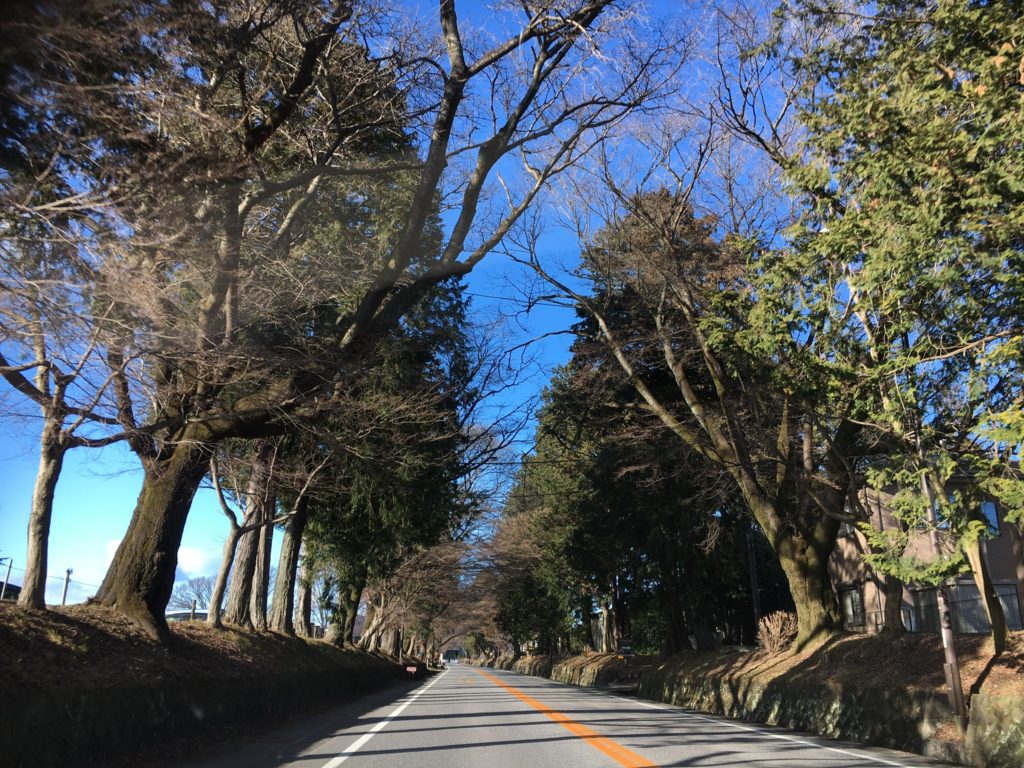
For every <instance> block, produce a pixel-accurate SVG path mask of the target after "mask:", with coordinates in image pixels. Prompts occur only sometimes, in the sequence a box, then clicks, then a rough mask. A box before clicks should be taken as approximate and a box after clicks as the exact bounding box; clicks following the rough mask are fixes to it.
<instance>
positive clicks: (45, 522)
mask: <svg viewBox="0 0 1024 768" xmlns="http://www.w3.org/2000/svg"><path fill="white" fill-rule="evenodd" d="M61 431H62V430H61V422H60V421H59V420H56V419H53V418H51V417H46V418H45V421H44V423H43V432H42V434H41V435H40V438H39V471H38V472H37V473H36V484H35V488H34V489H33V491H32V511H31V513H30V515H29V520H28V549H27V553H26V563H25V579H24V581H23V582H22V585H21V594H20V595H19V596H18V605H20V606H22V607H23V608H33V609H37V610H45V608H46V569H47V564H48V547H49V542H50V521H51V520H52V518H53V498H54V494H55V491H56V488H57V479H58V478H59V477H60V470H61V467H62V466H63V464H64V455H65V454H66V453H67V450H68V449H67V446H66V445H65V444H64V441H63V439H62V436H61Z"/></svg>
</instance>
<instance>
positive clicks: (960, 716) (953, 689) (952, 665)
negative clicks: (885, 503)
mask: <svg viewBox="0 0 1024 768" xmlns="http://www.w3.org/2000/svg"><path fill="white" fill-rule="evenodd" d="M928 475H929V473H928V472H927V471H926V472H925V474H924V475H923V476H922V478H921V488H922V489H923V490H924V497H925V499H926V500H927V502H928V523H929V527H930V528H931V534H930V537H931V542H932V551H933V552H934V553H935V557H941V556H942V547H941V545H940V542H939V531H938V524H939V520H938V515H937V514H936V512H935V494H934V493H933V492H932V486H931V483H929V482H928V480H929V478H928ZM935 603H936V607H937V608H938V611H939V632H940V633H941V635H942V650H943V652H944V653H945V658H946V662H945V663H944V664H943V665H942V670H943V672H945V674H946V692H947V695H948V696H949V706H950V707H951V708H952V710H953V715H954V716H955V717H956V721H957V724H958V725H959V726H960V732H961V733H963V732H964V731H965V730H966V729H967V708H966V707H965V706H964V689H963V685H962V684H961V682H960V660H959V659H958V658H957V655H956V635H954V634H953V613H952V609H951V608H950V605H949V599H948V595H947V594H946V582H945V581H943V582H942V583H941V584H939V585H938V586H937V587H936V588H935Z"/></svg>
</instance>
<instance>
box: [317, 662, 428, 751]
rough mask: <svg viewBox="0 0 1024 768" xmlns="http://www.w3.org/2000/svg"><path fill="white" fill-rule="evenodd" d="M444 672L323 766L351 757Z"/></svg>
mask: <svg viewBox="0 0 1024 768" xmlns="http://www.w3.org/2000/svg"><path fill="white" fill-rule="evenodd" d="M446 674H448V670H445V671H444V672H442V673H441V674H440V675H438V676H437V677H435V678H434V679H433V680H431V681H430V682H429V683H427V684H426V685H425V686H423V687H422V688H420V689H419V690H418V691H416V693H414V694H413V695H412V696H410V697H409V700H408V701H407V702H405V703H404V704H402V705H401V706H399V707H398V709H396V710H395V711H394V712H392V713H391V714H390V715H388V716H387V717H385V718H384V719H383V720H381V721H380V722H379V723H377V724H376V725H375V726H373V727H372V728H371V729H370V730H369V731H367V732H366V733H364V734H363V735H362V736H360V737H359V738H358V739H356V740H355V741H354V742H353V743H352V745H351V746H350V747H348V748H347V749H346V750H345V751H344V752H342V753H341V754H340V755H338V756H337V757H335V758H334V759H333V760H331V761H330V762H329V763H326V764H325V765H324V767H323V768H338V766H339V765H341V764H342V763H344V762H345V761H346V760H348V759H349V758H350V757H352V755H354V754H355V753H356V752H358V751H359V750H360V749H362V748H363V747H364V746H366V742H368V741H369V740H370V739H372V738H373V737H374V736H375V735H376V734H377V733H378V732H379V731H381V730H383V729H384V727H385V726H386V725H387V724H388V723H390V722H391V721H392V720H394V719H395V718H396V717H398V716H399V715H400V714H402V713H403V712H404V711H405V708H406V707H408V706H409V705H410V704H412V703H413V702H414V701H416V699H417V698H419V697H420V696H421V695H422V694H424V693H426V692H427V691H428V690H430V687H431V686H432V685H434V683H436V682H437V681H438V680H440V679H441V678H442V677H444V676H445V675H446Z"/></svg>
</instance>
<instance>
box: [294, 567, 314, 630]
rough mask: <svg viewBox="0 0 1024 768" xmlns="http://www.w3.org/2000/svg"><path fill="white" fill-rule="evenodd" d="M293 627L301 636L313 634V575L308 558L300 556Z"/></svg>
mask: <svg viewBox="0 0 1024 768" xmlns="http://www.w3.org/2000/svg"><path fill="white" fill-rule="evenodd" d="M296 603H297V605H296V608H295V617H296V622H297V625H296V627H295V629H296V631H297V632H298V634H300V635H302V636H303V637H312V636H313V575H312V574H311V573H310V571H309V560H308V559H307V558H306V557H303V558H302V567H301V568H300V570H299V594H298V597H297V598H296Z"/></svg>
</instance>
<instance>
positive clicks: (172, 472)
mask: <svg viewBox="0 0 1024 768" xmlns="http://www.w3.org/2000/svg"><path fill="white" fill-rule="evenodd" d="M194 437H196V435H193V434H190V430H186V433H185V437H184V439H182V440H179V441H177V442H176V443H175V444H174V446H173V447H172V448H171V449H170V450H169V452H168V453H167V454H166V455H164V456H161V457H159V458H155V459H146V460H145V461H144V464H143V467H144V476H143V481H142V490H141V492H140V493H139V499H138V502H137V503H136V506H135V512H134V514H133V516H132V521H131V524H130V525H129V526H128V531H127V533H126V534H125V536H124V538H123V539H122V540H121V544H120V546H119V547H118V548H117V552H116V553H115V555H114V559H113V561H112V562H111V564H110V568H109V570H108V571H107V576H106V578H105V579H104V582H103V585H102V586H101V587H100V591H99V593H97V595H96V599H97V600H98V601H99V602H100V603H101V604H103V605H109V606H116V608H117V610H118V611H119V612H121V613H122V614H124V615H125V616H127V617H128V618H129V619H131V620H132V621H134V622H135V623H136V624H138V625H139V626H140V627H141V628H142V629H143V630H144V631H145V632H146V633H147V634H148V635H149V636H150V637H152V638H153V639H156V640H161V641H163V640H166V639H167V637H168V635H169V632H168V629H167V621H166V619H165V618H164V611H165V609H166V607H167V602H168V600H170V597H171V590H172V589H173V588H174V576H175V571H176V569H177V565H178V547H179V546H180V545H181V534H182V532H183V531H184V529H185V520H186V518H187V517H188V512H189V509H190V508H191V506H192V499H193V497H194V496H195V493H196V490H198V488H199V484H200V482H202V479H203V477H204V476H205V475H206V472H207V464H208V462H209V458H210V448H209V446H208V445H206V444H205V443H203V442H201V441H199V440H197V439H194ZM190 438H193V439H190Z"/></svg>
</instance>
